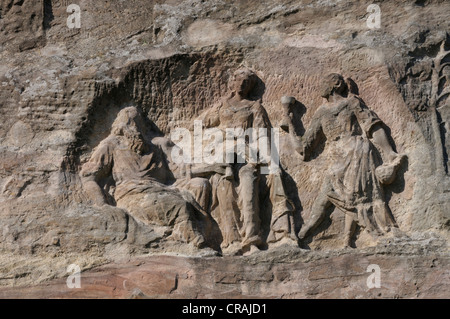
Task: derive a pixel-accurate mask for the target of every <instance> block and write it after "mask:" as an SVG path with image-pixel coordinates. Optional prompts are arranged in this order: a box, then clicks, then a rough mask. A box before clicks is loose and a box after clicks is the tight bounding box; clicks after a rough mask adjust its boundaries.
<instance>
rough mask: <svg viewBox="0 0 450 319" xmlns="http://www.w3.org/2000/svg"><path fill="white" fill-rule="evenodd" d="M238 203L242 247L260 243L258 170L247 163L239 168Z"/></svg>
mask: <svg viewBox="0 0 450 319" xmlns="http://www.w3.org/2000/svg"><path fill="white" fill-rule="evenodd" d="M239 179H240V187H239V189H240V194H239V196H240V204H241V220H242V237H243V241H242V247H243V248H244V249H245V248H250V247H251V246H252V245H254V246H257V245H260V244H261V234H260V224H261V220H260V217H259V196H258V171H257V169H256V167H255V166H253V165H251V164H247V165H245V166H244V167H242V168H241V169H240V170H239Z"/></svg>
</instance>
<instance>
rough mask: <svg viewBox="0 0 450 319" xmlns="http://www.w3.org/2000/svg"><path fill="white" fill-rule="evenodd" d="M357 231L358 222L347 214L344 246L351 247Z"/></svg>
mask: <svg viewBox="0 0 450 319" xmlns="http://www.w3.org/2000/svg"><path fill="white" fill-rule="evenodd" d="M355 230H356V222H355V220H354V218H353V217H352V216H350V215H348V214H345V229H344V246H345V247H351V240H352V237H353V234H354V233H355Z"/></svg>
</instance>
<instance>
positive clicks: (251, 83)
mask: <svg viewBox="0 0 450 319" xmlns="http://www.w3.org/2000/svg"><path fill="white" fill-rule="evenodd" d="M257 83H258V76H257V75H256V74H255V73H254V72H252V71H250V70H249V69H247V68H240V69H238V70H237V71H235V72H234V73H233V76H232V77H231V79H230V82H229V87H230V89H231V90H232V91H233V92H235V93H237V94H239V95H240V96H242V97H243V98H246V97H247V96H248V95H249V93H250V92H251V91H252V90H253V89H254V87H255V86H256V84H257Z"/></svg>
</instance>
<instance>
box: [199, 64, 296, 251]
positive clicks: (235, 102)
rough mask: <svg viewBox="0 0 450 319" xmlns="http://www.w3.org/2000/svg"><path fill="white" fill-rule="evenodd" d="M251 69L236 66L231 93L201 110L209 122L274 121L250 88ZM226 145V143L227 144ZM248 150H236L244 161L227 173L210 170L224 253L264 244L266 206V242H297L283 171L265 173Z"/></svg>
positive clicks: (230, 125)
mask: <svg viewBox="0 0 450 319" xmlns="http://www.w3.org/2000/svg"><path fill="white" fill-rule="evenodd" d="M257 80H258V78H257V76H256V75H255V74H254V73H253V72H252V71H250V70H248V69H245V68H242V69H239V70H237V71H236V72H235V73H234V74H233V77H232V78H231V80H230V83H229V87H230V94H229V95H228V96H226V97H224V98H223V99H222V100H221V101H220V102H219V103H218V104H216V105H215V106H213V107H212V108H210V109H208V110H206V111H205V112H203V113H202V114H201V115H200V116H199V118H198V119H199V120H202V122H203V125H204V127H205V128H212V127H215V128H219V129H220V130H222V131H223V132H224V134H225V130H226V129H239V128H241V129H243V130H246V129H248V128H254V129H257V128H267V129H269V128H270V127H271V126H270V122H269V120H268V117H267V114H266V112H265V110H264V108H263V107H262V105H261V102H260V100H259V99H252V98H251V96H250V94H251V92H252V90H253V89H255V86H256V84H257ZM225 147H226V146H225ZM246 156H247V155H245V154H238V153H235V157H236V158H237V157H241V158H244V160H245V163H242V164H239V163H234V164H231V165H229V166H228V167H226V168H225V171H224V172H223V173H220V172H218V171H217V170H211V173H212V174H211V175H210V181H211V184H212V189H213V200H212V207H211V208H212V211H214V210H217V211H218V217H217V219H218V220H219V221H218V223H219V226H220V228H221V231H222V234H223V242H222V249H223V251H224V252H225V253H231V254H232V253H235V252H237V251H243V252H245V251H254V250H256V249H257V247H260V246H261V245H262V244H263V241H264V240H263V237H264V236H263V226H262V224H261V223H262V220H261V219H262V218H261V216H262V215H263V209H269V210H270V212H269V214H270V215H271V220H270V226H269V227H270V230H269V232H268V234H266V236H267V240H266V241H267V243H275V242H278V241H280V240H282V239H286V238H287V239H289V240H291V241H294V242H295V244H297V240H296V238H295V235H293V234H292V232H291V229H292V227H291V224H292V221H291V217H292V216H291V214H292V211H293V207H292V203H291V202H290V201H289V200H288V198H287V196H286V192H285V189H284V186H283V182H282V180H281V176H280V173H275V174H269V175H268V176H263V175H261V174H260V168H261V163H256V164H255V163H251V162H249V161H248V158H247V157H246Z"/></svg>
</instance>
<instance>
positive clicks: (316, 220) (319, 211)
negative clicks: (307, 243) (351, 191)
mask: <svg viewBox="0 0 450 319" xmlns="http://www.w3.org/2000/svg"><path fill="white" fill-rule="evenodd" d="M330 189H331V185H330V184H329V183H328V182H325V183H324V184H323V186H322V189H321V191H320V193H319V196H318V197H317V199H316V201H315V202H314V204H313V207H312V209H311V216H310V218H309V219H308V221H307V222H306V223H305V225H303V227H302V228H301V229H300V232H299V233H298V237H299V239H304V238H305V237H306V236H307V235H308V234H309V233H310V232H311V231H312V230H314V229H315V228H316V227H317V226H319V225H320V223H322V221H323V219H324V217H325V215H326V211H327V208H328V207H330V206H331V202H330V200H329V199H328V196H327V194H328V193H329V191H330Z"/></svg>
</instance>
